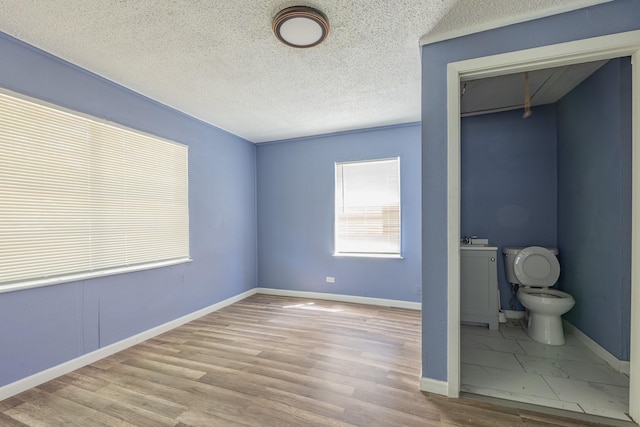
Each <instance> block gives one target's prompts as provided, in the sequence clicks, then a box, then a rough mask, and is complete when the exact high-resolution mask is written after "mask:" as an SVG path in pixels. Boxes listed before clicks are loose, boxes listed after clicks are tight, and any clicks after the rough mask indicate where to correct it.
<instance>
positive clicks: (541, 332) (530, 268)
mask: <svg viewBox="0 0 640 427" xmlns="http://www.w3.org/2000/svg"><path fill="white" fill-rule="evenodd" d="M502 253H503V254H504V265H505V270H506V273H507V281H509V283H515V284H518V285H520V287H519V290H518V293H517V295H516V296H517V297H518V300H519V301H520V303H522V305H523V306H524V307H525V308H526V309H527V315H528V318H527V322H526V329H527V334H528V335H529V336H530V337H531V338H532V339H534V340H535V341H538V342H540V343H543V344H551V345H562V344H564V343H565V340H564V331H563V329H562V319H561V318H560V316H562V315H563V314H564V313H566V312H567V311H569V310H571V308H572V307H573V306H574V304H575V303H576V302H575V300H574V299H573V297H572V296H571V295H569V294H568V293H566V292H561V291H558V290H556V289H549V287H550V286H553V285H554V284H555V283H556V282H557V281H558V277H559V276H560V263H559V262H558V258H557V257H556V255H558V250H557V249H556V248H543V247H541V246H529V247H527V248H514V247H504V248H502Z"/></svg>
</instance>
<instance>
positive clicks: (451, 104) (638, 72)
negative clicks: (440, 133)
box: [447, 31, 640, 421]
mask: <svg viewBox="0 0 640 427" xmlns="http://www.w3.org/2000/svg"><path fill="white" fill-rule="evenodd" d="M622 56H631V57H632V63H633V64H639V63H640V31H629V32H625V33H619V34H613V35H608V36H602V37H594V38H590V39H583V40H577V41H573V42H568V43H560V44H556V45H549V46H544V47H539V48H533V49H527V50H522V51H518V52H510V53H505V54H500V55H493V56H488V57H483V58H476V59H470V60H466V61H460V62H454V63H450V64H448V67H447V106H448V112H447V128H448V154H447V155H448V161H447V165H448V171H447V180H448V183H447V191H448V202H447V209H448V220H449V226H448V227H447V231H448V237H447V247H448V264H447V268H448V270H447V273H448V285H447V286H448V296H449V300H448V306H447V308H448V313H449V315H448V319H447V324H448V325H449V331H448V334H447V339H448V343H447V364H448V381H449V389H450V390H449V391H450V394H452V395H457V394H458V393H459V392H460V390H459V388H460V383H459V381H460V334H459V326H456V325H457V324H459V321H460V309H459V304H460V299H459V293H460V279H459V274H460V271H459V269H460V266H459V259H458V255H457V251H456V252H454V251H453V249H452V248H453V247H455V246H457V245H458V243H459V242H460V229H459V228H457V229H456V227H455V226H454V225H455V224H459V222H460V182H459V179H460V161H459V150H460V130H459V127H460V114H459V113H460V93H459V84H460V81H464V80H468V79H475V78H483V77H491V76H497V75H504V74H511V73H514V72H518V71H525V70H536V69H542V68H549V67H556V66H561V65H569V64H574V63H580V62H588V61H596V60H603V59H611V58H618V57H622ZM632 76H633V77H632V80H633V81H632V103H633V105H640V67H638V66H633V67H632ZM639 110H640V109H637V108H634V109H633V112H632V114H633V117H632V144H633V147H634V149H633V159H632V162H633V165H632V183H633V184H632V198H631V199H632V233H631V234H632V236H631V237H632V239H631V241H632V250H631V259H632V262H631V264H632V269H631V332H630V335H631V351H630V359H631V360H630V368H629V370H630V390H629V415H630V416H631V418H632V419H634V420H636V421H638V420H640V327H639V326H638V325H640V322H639V321H638V316H640V268H639V266H640V260H639V259H640V246H639V245H640V149H637V148H640V113H639ZM452 255H453V259H452ZM634 325H635V327H634ZM452 327H453V329H452Z"/></svg>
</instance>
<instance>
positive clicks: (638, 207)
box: [629, 46, 640, 424]
mask: <svg viewBox="0 0 640 427" xmlns="http://www.w3.org/2000/svg"><path fill="white" fill-rule="evenodd" d="M631 64H632V65H631V88H632V89H631V105H635V106H636V107H637V106H638V105H640V46H638V50H637V51H636V52H635V53H634V54H633V55H632V56H631ZM631 114H632V118H631V121H632V126H631V133H632V135H631V140H632V141H633V142H632V144H633V145H632V147H633V148H632V150H631V152H632V154H631V158H632V160H631V171H632V172H631V212H632V215H631V328H630V329H631V330H630V335H631V343H630V348H629V364H630V366H629V379H630V381H629V416H630V417H631V418H632V419H633V420H634V421H635V422H636V423H639V424H640V262H639V261H638V258H639V257H640V170H639V169H640V149H639V147H640V108H632V109H631ZM634 325H635V326H634Z"/></svg>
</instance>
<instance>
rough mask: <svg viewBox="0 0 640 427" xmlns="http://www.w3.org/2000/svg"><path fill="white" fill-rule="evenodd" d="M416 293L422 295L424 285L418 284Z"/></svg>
mask: <svg viewBox="0 0 640 427" xmlns="http://www.w3.org/2000/svg"><path fill="white" fill-rule="evenodd" d="M416 295H422V285H416Z"/></svg>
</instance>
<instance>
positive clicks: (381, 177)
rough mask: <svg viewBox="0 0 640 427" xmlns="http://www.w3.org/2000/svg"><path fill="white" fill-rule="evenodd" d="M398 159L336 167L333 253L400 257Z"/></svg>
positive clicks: (341, 164) (338, 164) (344, 164)
mask: <svg viewBox="0 0 640 427" xmlns="http://www.w3.org/2000/svg"><path fill="white" fill-rule="evenodd" d="M399 171H400V159H399V158H393V159H383V160H373V161H365V162H353V163H337V164H336V188H335V196H336V200H335V209H336V211H335V246H336V247H335V250H336V252H337V253H373V254H399V253H400V173H399Z"/></svg>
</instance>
